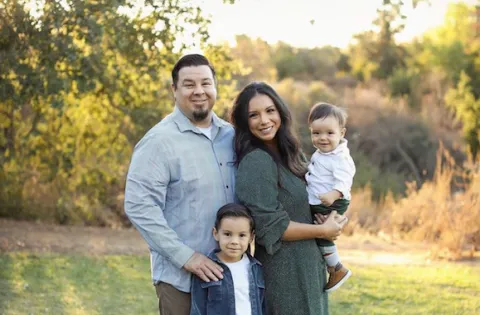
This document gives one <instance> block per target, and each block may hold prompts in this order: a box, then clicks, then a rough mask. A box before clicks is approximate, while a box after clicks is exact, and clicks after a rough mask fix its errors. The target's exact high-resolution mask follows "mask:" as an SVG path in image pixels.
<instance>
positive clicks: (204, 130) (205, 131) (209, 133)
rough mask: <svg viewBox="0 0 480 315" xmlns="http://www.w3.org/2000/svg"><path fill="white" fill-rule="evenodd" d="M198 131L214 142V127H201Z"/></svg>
mask: <svg viewBox="0 0 480 315" xmlns="http://www.w3.org/2000/svg"><path fill="white" fill-rule="evenodd" d="M197 128H198V130H200V131H201V132H202V133H203V134H204V135H206V136H207V137H208V139H210V140H212V125H210V126H209V127H207V128H201V127H197Z"/></svg>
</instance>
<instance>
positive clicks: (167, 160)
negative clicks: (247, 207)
mask: <svg viewBox="0 0 480 315" xmlns="http://www.w3.org/2000/svg"><path fill="white" fill-rule="evenodd" d="M233 135H234V130H233V127H232V126H231V125H230V124H228V123H227V122H225V121H223V120H221V119H219V118H218V117H217V116H216V115H215V114H213V117H212V137H211V139H212V140H210V139H209V138H208V137H206V136H205V135H204V134H203V133H202V132H200V131H199V130H198V128H197V127H196V126H195V125H193V124H192V123H191V122H190V120H189V119H188V118H187V117H186V116H185V115H184V114H183V113H182V112H181V111H180V109H179V108H177V107H175V109H174V111H173V113H171V114H170V115H168V116H167V117H165V118H164V119H163V120H162V121H161V122H160V123H158V124H157V125H155V126H154V127H153V128H152V129H150V130H149V131H148V132H147V134H146V135H145V136H144V137H143V138H142V139H141V140H140V142H139V143H138V144H137V145H136V146H135V150H134V152H133V156H132V161H131V164H130V168H129V170H128V175H127V183H126V188H125V212H126V214H127V216H128V217H129V219H130V221H131V222H132V223H133V225H134V226H135V227H136V228H137V229H138V231H139V232H140V234H142V236H143V238H144V239H145V240H146V241H147V243H148V246H149V248H150V254H151V266H152V278H153V282H154V284H156V283H158V282H160V281H161V282H166V283H169V284H171V285H173V286H174V287H175V288H177V289H178V290H181V291H184V292H190V285H191V274H190V273H189V272H187V271H186V270H184V269H183V268H182V267H183V265H184V264H185V263H186V262H187V260H188V259H189V258H190V257H191V256H192V255H193V253H194V251H197V252H200V253H203V254H205V255H206V254H208V253H209V252H210V251H211V250H212V249H214V248H215V247H216V242H215V240H214V238H213V236H212V228H213V225H214V222H215V216H216V213H217V211H218V209H219V208H220V207H221V206H223V205H224V204H226V203H230V202H233V201H234V191H235V187H234V180H235V164H234V150H233Z"/></svg>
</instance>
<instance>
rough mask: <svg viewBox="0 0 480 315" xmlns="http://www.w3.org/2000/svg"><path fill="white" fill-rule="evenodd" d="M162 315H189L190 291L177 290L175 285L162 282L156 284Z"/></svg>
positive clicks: (159, 308)
mask: <svg viewBox="0 0 480 315" xmlns="http://www.w3.org/2000/svg"><path fill="white" fill-rule="evenodd" d="M155 290H156V291H157V297H158V310H159V311H160V315H189V314H190V293H186V292H182V291H180V290H177V289H176V288H175V287H174V286H172V285H170V284H168V283H165V282H160V283H158V284H157V285H156V286H155Z"/></svg>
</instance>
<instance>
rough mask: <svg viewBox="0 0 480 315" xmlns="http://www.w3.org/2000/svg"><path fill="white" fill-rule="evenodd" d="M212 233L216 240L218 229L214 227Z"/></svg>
mask: <svg viewBox="0 0 480 315" xmlns="http://www.w3.org/2000/svg"><path fill="white" fill-rule="evenodd" d="M212 234H213V237H214V238H215V240H216V241H217V242H218V231H217V229H216V228H213V229H212Z"/></svg>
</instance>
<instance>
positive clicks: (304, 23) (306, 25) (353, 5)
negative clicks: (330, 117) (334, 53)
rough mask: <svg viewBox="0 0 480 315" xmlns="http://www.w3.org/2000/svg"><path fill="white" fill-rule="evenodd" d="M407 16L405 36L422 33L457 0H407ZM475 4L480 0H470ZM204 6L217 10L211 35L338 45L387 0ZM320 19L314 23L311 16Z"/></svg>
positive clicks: (209, 1) (245, 1)
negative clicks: (413, 2) (414, 3)
mask: <svg viewBox="0 0 480 315" xmlns="http://www.w3.org/2000/svg"><path fill="white" fill-rule="evenodd" d="M404 2H405V6H404V9H403V13H404V14H405V15H406V16H407V19H406V27H405V29H404V31H403V32H402V33H400V34H398V36H397V38H396V39H397V40H398V41H400V42H403V41H408V40H411V39H412V38H414V37H415V36H418V35H421V34H422V33H423V32H425V31H426V30H428V29H430V28H433V27H435V26H438V25H440V24H442V22H443V20H444V16H445V13H446V10H447V7H448V4H449V3H453V2H459V1H455V0H431V1H430V2H431V4H430V5H428V4H426V3H421V4H419V5H418V6H417V7H416V8H415V9H413V7H412V5H411V1H410V0H404ZM463 2H466V3H469V4H475V3H479V4H480V0H479V1H477V0H464V1H463ZM203 3H204V4H203V5H202V9H203V10H204V12H206V13H209V14H211V16H212V24H211V25H210V28H209V30H210V36H211V41H212V42H214V43H217V42H222V41H229V42H230V43H231V44H234V37H235V35H236V34H246V35H248V36H249V37H252V38H257V37H260V38H262V39H264V40H266V41H267V42H269V43H270V44H273V43H275V42H278V41H284V42H286V43H288V44H290V45H292V46H297V47H309V48H311V47H315V46H324V45H332V46H337V47H340V48H344V47H347V45H348V44H349V42H350V41H351V40H352V36H353V35H354V34H356V33H359V32H362V31H365V30H368V29H372V28H373V26H372V21H373V20H374V19H375V17H376V13H377V12H376V10H377V8H378V7H380V6H381V4H382V0H334V1H332V0H236V3H235V4H233V5H228V4H223V2H222V1H221V0H204V1H203ZM311 20H314V21H315V22H314V23H313V24H312V23H311V22H310V21H311Z"/></svg>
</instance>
